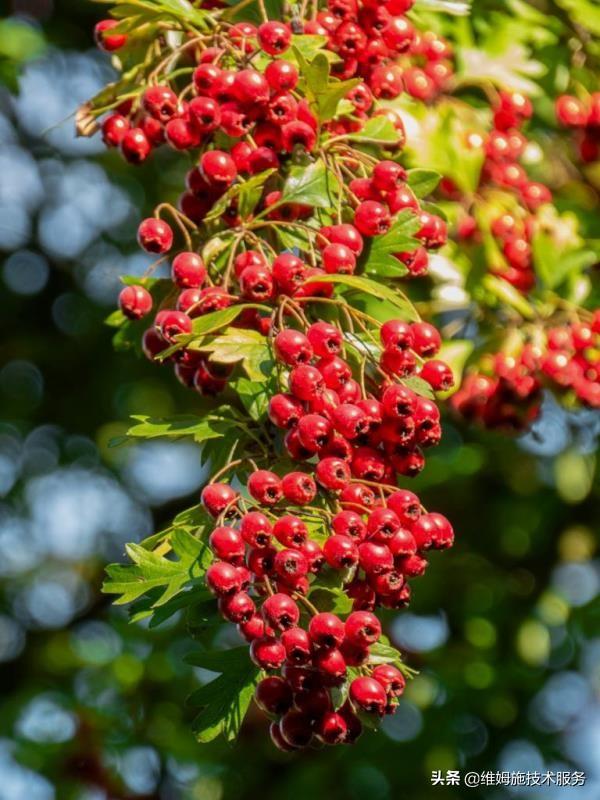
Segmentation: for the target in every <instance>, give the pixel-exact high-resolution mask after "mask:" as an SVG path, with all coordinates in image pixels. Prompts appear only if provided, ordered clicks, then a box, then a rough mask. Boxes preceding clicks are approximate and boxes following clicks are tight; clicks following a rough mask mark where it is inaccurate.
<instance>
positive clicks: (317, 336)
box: [306, 322, 343, 358]
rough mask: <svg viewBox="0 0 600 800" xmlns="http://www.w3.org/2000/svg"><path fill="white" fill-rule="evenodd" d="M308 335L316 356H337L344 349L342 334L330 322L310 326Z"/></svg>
mask: <svg viewBox="0 0 600 800" xmlns="http://www.w3.org/2000/svg"><path fill="white" fill-rule="evenodd" d="M306 335H307V337H308V341H309V342H310V343H311V345H312V348H313V350H314V353H315V355H316V356H321V357H325V358H327V357H328V356H335V355H337V354H338V353H339V352H340V351H341V349H342V343H343V335H342V332H341V331H340V329H339V328H337V327H336V326H335V325H331V324H330V323H329V322H315V323H314V325H311V326H310V328H309V329H308V331H307V332H306Z"/></svg>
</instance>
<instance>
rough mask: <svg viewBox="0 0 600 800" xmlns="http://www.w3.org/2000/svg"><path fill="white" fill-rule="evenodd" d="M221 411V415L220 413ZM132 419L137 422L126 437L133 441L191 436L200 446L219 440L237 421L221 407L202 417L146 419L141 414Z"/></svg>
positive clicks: (226, 409)
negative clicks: (209, 441)
mask: <svg viewBox="0 0 600 800" xmlns="http://www.w3.org/2000/svg"><path fill="white" fill-rule="evenodd" d="M221 411H222V413H220V412H221ZM132 419H135V420H138V424H137V425H133V426H132V427H131V428H129V430H128V431H127V434H126V435H127V437H129V438H133V439H158V438H161V437H170V436H173V437H177V438H179V437H181V436H191V437H192V438H193V439H194V440H195V441H196V442H198V443H199V444H202V442H205V441H206V440H207V439H220V438H221V437H222V436H224V435H225V434H226V433H228V432H229V431H230V430H231V429H232V428H235V427H236V425H237V420H236V419H235V418H234V417H233V416H232V413H231V410H230V409H228V408H227V407H226V406H221V408H219V409H217V411H216V412H215V413H210V414H206V415H205V416H203V417H198V416H194V415H192V414H184V415H180V416H174V417H162V418H161V417H148V416H145V415H143V414H140V415H134V416H133V417H132Z"/></svg>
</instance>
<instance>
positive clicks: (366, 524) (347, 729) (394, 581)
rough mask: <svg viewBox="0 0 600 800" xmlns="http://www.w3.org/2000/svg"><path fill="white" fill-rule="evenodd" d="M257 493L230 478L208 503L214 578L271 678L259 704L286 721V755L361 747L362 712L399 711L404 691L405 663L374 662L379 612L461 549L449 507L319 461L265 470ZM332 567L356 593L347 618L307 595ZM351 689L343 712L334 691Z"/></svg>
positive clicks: (279, 734)
mask: <svg viewBox="0 0 600 800" xmlns="http://www.w3.org/2000/svg"><path fill="white" fill-rule="evenodd" d="M320 463H323V462H320ZM315 478H316V479H315ZM247 491H248V494H249V496H250V498H251V500H250V501H249V502H248V501H247V500H244V499H242V498H240V497H239V495H238V494H237V493H236V492H235V491H234V490H233V489H232V487H231V486H230V485H228V484H225V483H211V484H209V485H208V486H206V487H205V489H204V490H203V493H202V502H203V504H204V507H205V508H206V510H207V511H208V513H209V514H210V515H211V516H212V517H213V518H215V520H216V522H217V526H216V527H215V528H214V529H213V531H212V533H211V534H210V538H209V546H210V548H211V549H212V551H213V553H214V556H215V561H214V562H213V564H212V565H211V566H210V567H209V568H208V570H207V573H206V582H207V585H208V587H209V588H210V590H211V591H212V592H213V594H215V595H216V596H217V597H218V598H219V610H220V612H221V614H222V615H223V616H224V618H225V619H227V620H228V621H230V622H233V623H235V624H236V625H237V626H238V630H239V632H240V634H241V635H242V636H243V637H244V638H245V639H246V641H248V642H249V643H250V657H251V658H252V660H253V661H254V662H255V664H256V665H257V666H258V667H260V669H261V670H264V671H266V672H268V673H270V674H269V676H268V677H266V678H263V679H262V680H261V681H260V683H259V684H258V686H257V689H256V701H257V703H258V705H259V706H260V708H262V709H263V710H264V711H265V712H266V713H267V714H268V715H269V716H271V717H273V718H275V721H274V722H273V724H272V726H271V736H272V738H273V741H274V743H275V744H276V745H277V746H278V747H280V748H282V749H284V750H289V749H296V748H300V747H305V746H307V745H309V744H310V742H311V741H312V739H313V737H316V738H317V739H319V740H321V741H322V742H325V743H327V744H340V743H351V742H353V741H355V740H356V738H357V737H358V736H359V735H360V733H361V729H362V725H361V722H360V717H361V716H362V715H363V714H366V715H369V716H374V717H375V718H377V717H381V716H383V715H384V714H391V713H394V711H395V710H396V706H397V698H398V697H399V695H400V694H401V693H402V691H403V689H404V683H405V681H404V677H403V675H402V673H401V672H400V671H399V670H398V669H397V668H396V667H395V666H393V665H392V664H391V663H384V664H382V663H379V664H377V662H378V661H381V659H373V660H372V655H376V654H375V653H373V654H372V653H371V648H372V647H373V646H374V645H376V643H377V641H378V639H379V638H380V636H381V623H380V621H379V619H378V618H377V616H376V615H375V614H374V613H373V611H374V610H375V608H376V607H377V606H385V607H388V608H399V607H403V606H405V605H406V604H407V603H408V600H409V598H410V588H409V585H408V582H407V581H408V580H409V579H410V578H413V577H415V576H418V575H422V574H423V572H424V570H425V567H426V565H427V560H426V558H425V557H424V555H425V554H426V552H427V551H429V550H431V549H445V548H447V547H450V546H451V544H452V542H453V538H454V534H453V531H452V527H451V525H450V523H449V522H448V520H447V519H446V518H445V517H443V516H442V515H441V514H435V513H425V512H424V511H423V509H422V507H421V504H420V501H419V498H418V497H417V496H416V495H415V494H414V493H412V492H409V491H405V490H392V489H390V490H389V493H388V494H387V497H386V498H385V500H383V499H377V497H376V495H375V493H374V492H373V490H372V489H371V488H370V487H369V486H367V485H366V484H364V483H361V482H358V481H354V482H351V481H350V479H349V477H348V478H347V480H346V481H345V482H344V483H343V485H342V482H341V481H340V480H339V479H336V480H332V478H331V474H330V473H329V471H325V472H323V471H320V470H319V468H318V467H317V469H316V471H315V477H313V476H312V475H311V474H309V473H305V472H289V473H287V474H285V475H284V476H283V477H279V476H278V475H276V474H275V473H273V472H270V471H268V470H256V471H254V472H253V473H251V475H250V477H249V479H248V484H247ZM319 491H321V492H326V493H328V494H329V493H333V494H334V495H335V496H336V497H337V499H338V501H339V503H340V506H341V509H342V510H340V511H338V512H337V513H335V514H333V515H332V514H329V513H328V512H326V511H324V510H323V509H318V508H314V507H313V506H311V504H312V503H313V502H314V500H315V498H316V497H317V494H318V492H319ZM249 504H250V505H253V508H252V510H248V505H249ZM278 504H285V506H286V510H288V509H289V506H290V505H292V506H297V507H298V515H292V514H290V513H281V512H280V511H279V510H278V509H277V506H278ZM307 507H308V509H307ZM259 509H262V510H259ZM307 510H308V524H307V522H305V521H304V519H303V515H304V513H305V512H306V511H307ZM319 514H322V515H323V516H321V517H320V525H318V531H317V532H314V533H313V536H312V537H311V531H314V530H315V523H314V519H315V515H317V516H319ZM323 528H324V529H325V530H326V533H325V535H324V536H323V534H322V529H323ZM317 536H318V537H319V539H317V538H316V537H317ZM323 570H329V571H332V570H333V571H337V572H338V573H339V575H340V581H339V582H340V585H342V586H343V587H344V591H346V592H347V594H348V595H349V596H350V597H351V598H352V601H353V610H352V611H351V612H350V613H349V614H348V615H347V617H346V619H345V621H343V620H342V619H341V618H340V616H338V615H336V614H333V613H329V612H319V611H318V610H317V609H315V608H314V606H313V605H312V604H311V603H310V602H309V601H308V600H307V595H309V594H310V591H311V583H312V581H314V580H315V579H316V577H317V576H318V574H319V573H320V572H322V571H323ZM277 673H279V674H277ZM346 684H348V692H347V698H346V699H345V700H343V701H342V702H340V703H339V704H338V707H336V705H335V696H334V694H332V690H333V689H336V688H339V687H341V686H342V685H346Z"/></svg>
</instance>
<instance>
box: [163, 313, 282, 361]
mask: <svg viewBox="0 0 600 800" xmlns="http://www.w3.org/2000/svg"><path fill="white" fill-rule="evenodd" d="M248 308H256V309H260V310H262V311H268V312H270V311H271V309H270V308H269V307H268V306H261V305H259V304H258V303H240V304H238V305H235V306H228V307H227V308H222V309H220V310H219V311H211V312H210V314H202V315H201V316H200V317H195V318H194V320H193V321H192V333H187V334H185V335H182V336H178V337H177V342H176V344H174V345H171V347H168V348H167V349H166V350H163V351H162V352H161V353H160V357H159V358H160V360H161V361H162V360H163V359H165V358H168V357H169V356H171V355H172V354H173V353H175V352H177V351H178V350H181V348H182V347H188V346H190V345H192V350H194V349H196V350H201V349H203V348H202V342H201V341H200V344H199V345H198V346H197V347H194V345H195V344H196V343H197V342H198V340H201V339H202V337H204V336H206V335H208V334H209V333H214V332H215V331H218V330H221V328H225V327H226V326H227V325H230V324H231V323H232V322H233V321H234V320H236V319H237V318H238V317H239V315H240V314H241V313H242V311H244V310H245V309H248Z"/></svg>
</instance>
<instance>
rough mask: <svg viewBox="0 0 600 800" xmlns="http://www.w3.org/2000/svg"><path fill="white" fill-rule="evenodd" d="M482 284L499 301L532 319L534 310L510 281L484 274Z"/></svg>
mask: <svg viewBox="0 0 600 800" xmlns="http://www.w3.org/2000/svg"><path fill="white" fill-rule="evenodd" d="M481 282H482V284H483V286H484V288H485V289H487V291H488V292H490V293H491V294H493V295H494V296H495V297H496V298H497V299H498V300H499V301H500V302H501V303H505V304H506V305H507V306H511V308H514V309H515V311H518V312H519V314H521V315H522V316H523V317H525V319H534V318H535V310H534V309H533V307H532V306H531V304H530V303H529V301H528V300H527V299H526V298H525V297H523V295H522V294H521V292H519V290H518V289H515V287H514V286H511V285H510V283H507V282H506V281H504V280H502V278H499V277H497V276H496V275H490V274H488V275H484V276H483V279H482V281H481Z"/></svg>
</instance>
